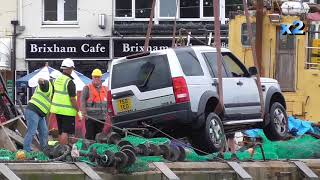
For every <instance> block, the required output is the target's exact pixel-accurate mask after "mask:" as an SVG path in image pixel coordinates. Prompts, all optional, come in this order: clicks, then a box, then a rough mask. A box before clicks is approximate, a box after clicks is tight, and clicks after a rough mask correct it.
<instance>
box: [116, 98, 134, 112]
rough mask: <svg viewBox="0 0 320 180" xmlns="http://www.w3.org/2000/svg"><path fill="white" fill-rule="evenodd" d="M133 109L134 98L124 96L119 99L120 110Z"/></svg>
mask: <svg viewBox="0 0 320 180" xmlns="http://www.w3.org/2000/svg"><path fill="white" fill-rule="evenodd" d="M131 109H132V100H131V99H130V98H124V99H120V100H118V110H119V112H125V111H130V110H131Z"/></svg>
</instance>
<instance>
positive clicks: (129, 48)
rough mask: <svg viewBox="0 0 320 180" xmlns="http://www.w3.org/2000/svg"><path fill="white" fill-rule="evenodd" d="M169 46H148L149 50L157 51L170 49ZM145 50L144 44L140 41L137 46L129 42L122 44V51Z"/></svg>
mask: <svg viewBox="0 0 320 180" xmlns="http://www.w3.org/2000/svg"><path fill="white" fill-rule="evenodd" d="M168 48H169V47H168V46H148V51H157V50H163V49H168ZM143 50H144V46H139V44H138V43H136V44H135V46H130V44H129V43H123V44H122V52H142V51H143Z"/></svg>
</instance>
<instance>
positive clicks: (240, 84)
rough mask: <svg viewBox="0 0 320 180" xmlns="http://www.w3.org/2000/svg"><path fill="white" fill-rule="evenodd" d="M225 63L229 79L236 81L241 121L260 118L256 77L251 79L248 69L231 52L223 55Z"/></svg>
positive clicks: (238, 110)
mask: <svg viewBox="0 0 320 180" xmlns="http://www.w3.org/2000/svg"><path fill="white" fill-rule="evenodd" d="M222 57H223V62H224V64H225V68H226V71H227V73H228V79H234V80H235V85H236V86H237V88H236V89H237V92H234V91H233V92H230V93H236V94H237V96H238V102H237V105H234V107H236V108H237V110H236V112H238V113H239V114H238V115H237V116H238V117H241V119H255V118H260V117H261V113H260V109H261V106H260V97H259V91H258V87H257V84H256V80H255V78H254V77H251V75H250V74H249V72H248V71H247V69H246V67H245V66H244V65H243V64H242V63H241V62H240V61H239V60H238V59H237V57H236V56H234V55H233V54H232V53H231V52H224V53H222Z"/></svg>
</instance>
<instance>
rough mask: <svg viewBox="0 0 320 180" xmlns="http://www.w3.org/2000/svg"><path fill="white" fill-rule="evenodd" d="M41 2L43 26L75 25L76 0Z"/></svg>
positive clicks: (48, 0) (47, 0) (46, 0)
mask: <svg viewBox="0 0 320 180" xmlns="http://www.w3.org/2000/svg"><path fill="white" fill-rule="evenodd" d="M43 2H44V3H43V6H44V8H43V9H44V12H43V24H77V18H78V17H77V0H44V1H43Z"/></svg>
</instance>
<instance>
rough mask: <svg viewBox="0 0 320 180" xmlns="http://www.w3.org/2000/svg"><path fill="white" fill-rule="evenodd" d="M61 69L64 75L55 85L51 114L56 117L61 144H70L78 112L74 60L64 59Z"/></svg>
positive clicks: (58, 78)
mask: <svg viewBox="0 0 320 180" xmlns="http://www.w3.org/2000/svg"><path fill="white" fill-rule="evenodd" d="M60 68H61V69H62V75H60V76H58V77H57V78H56V80H55V81H54V84H53V86H54V93H53V98H52V104H51V109H50V112H51V113H54V114H55V115H56V119H57V124H58V131H59V142H60V144H69V136H70V135H74V133H75V117H76V115H77V112H78V105H77V94H76V85H75V83H74V82H73V78H72V76H71V73H72V71H73V69H74V62H73V60H72V59H70V58H67V59H64V60H63V61H62V63H61V67H60Z"/></svg>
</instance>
